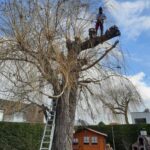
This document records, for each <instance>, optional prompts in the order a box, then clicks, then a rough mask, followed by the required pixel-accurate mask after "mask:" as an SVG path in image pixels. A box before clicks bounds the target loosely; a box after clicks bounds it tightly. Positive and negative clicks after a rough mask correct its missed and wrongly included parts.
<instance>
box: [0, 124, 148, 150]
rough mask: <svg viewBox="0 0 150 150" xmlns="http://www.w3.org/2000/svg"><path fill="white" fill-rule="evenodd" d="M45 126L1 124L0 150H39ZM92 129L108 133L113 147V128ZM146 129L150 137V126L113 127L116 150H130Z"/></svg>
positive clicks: (101, 126)
mask: <svg viewBox="0 0 150 150" xmlns="http://www.w3.org/2000/svg"><path fill="white" fill-rule="evenodd" d="M43 127H44V125H43V124H28V123H7V122H1V123H0V150H38V149H39V147H40V142H41V138H42V134H43V129H44V128H43ZM89 127H90V128H92V129H94V130H97V131H100V132H103V133H106V134H107V135H108V137H107V143H110V144H111V145H112V146H113V141H112V126H111V125H98V126H89ZM142 128H145V129H146V130H147V132H148V134H149V135H150V125H148V124H141V125H113V131H114V140H115V146H116V150H129V149H130V147H131V144H133V143H134V142H136V140H137V136H138V135H139V133H140V130H141V129H142Z"/></svg>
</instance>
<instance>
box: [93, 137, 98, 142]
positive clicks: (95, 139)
mask: <svg viewBox="0 0 150 150" xmlns="http://www.w3.org/2000/svg"><path fill="white" fill-rule="evenodd" d="M97 143H98V142H97V137H96V136H93V137H92V144H97Z"/></svg>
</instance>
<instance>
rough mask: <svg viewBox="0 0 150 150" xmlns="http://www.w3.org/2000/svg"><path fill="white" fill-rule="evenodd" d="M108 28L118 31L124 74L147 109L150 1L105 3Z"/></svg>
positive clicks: (108, 0) (111, 0)
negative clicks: (119, 33)
mask: <svg viewBox="0 0 150 150" xmlns="http://www.w3.org/2000/svg"><path fill="white" fill-rule="evenodd" d="M104 3H105V6H106V13H109V14H110V18H109V19H110V22H108V23H109V24H113V23H115V24H117V25H118V26H119V28H120V30H121V33H122V35H121V37H120V48H121V49H122V51H123V52H124V56H125V66H126V69H125V72H126V75H127V76H128V77H129V78H130V79H131V81H132V82H133V83H134V85H135V86H136V87H137V89H138V90H139V92H140V94H141V95H142V98H143V100H144V102H145V105H146V106H147V107H149V108H150V0H104Z"/></svg>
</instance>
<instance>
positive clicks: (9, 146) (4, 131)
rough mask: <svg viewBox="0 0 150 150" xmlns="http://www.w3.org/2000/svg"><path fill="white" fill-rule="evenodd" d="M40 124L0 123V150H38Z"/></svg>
mask: <svg viewBox="0 0 150 150" xmlns="http://www.w3.org/2000/svg"><path fill="white" fill-rule="evenodd" d="M42 134H43V125H42V124H28V123H6V122H1V123H0V150H38V149H39V147H40V142H41V138H42Z"/></svg>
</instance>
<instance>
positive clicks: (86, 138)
mask: <svg viewBox="0 0 150 150" xmlns="http://www.w3.org/2000/svg"><path fill="white" fill-rule="evenodd" d="M84 144H89V137H88V136H85V137H84Z"/></svg>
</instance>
